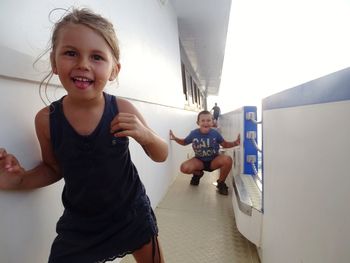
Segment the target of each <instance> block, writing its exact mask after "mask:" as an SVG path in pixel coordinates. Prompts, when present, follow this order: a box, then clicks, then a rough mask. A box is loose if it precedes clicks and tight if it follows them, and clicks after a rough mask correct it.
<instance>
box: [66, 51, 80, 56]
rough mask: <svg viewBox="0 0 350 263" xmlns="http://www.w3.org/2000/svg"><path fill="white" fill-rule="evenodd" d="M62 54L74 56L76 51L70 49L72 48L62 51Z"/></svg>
mask: <svg viewBox="0 0 350 263" xmlns="http://www.w3.org/2000/svg"><path fill="white" fill-rule="evenodd" d="M64 54H65V55H67V56H69V57H75V56H76V55H77V52H75V51H72V50H68V51H66V52H64Z"/></svg>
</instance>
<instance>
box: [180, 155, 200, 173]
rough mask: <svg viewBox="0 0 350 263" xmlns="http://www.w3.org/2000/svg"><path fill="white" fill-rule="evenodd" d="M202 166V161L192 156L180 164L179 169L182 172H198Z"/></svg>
mask: <svg viewBox="0 0 350 263" xmlns="http://www.w3.org/2000/svg"><path fill="white" fill-rule="evenodd" d="M203 168H204V167H203V162H202V161H201V160H199V159H197V158H195V157H193V158H191V159H189V160H187V161H185V162H183V163H182V164H181V166H180V171H181V172H182V173H184V174H200V172H201V171H202V170H203Z"/></svg>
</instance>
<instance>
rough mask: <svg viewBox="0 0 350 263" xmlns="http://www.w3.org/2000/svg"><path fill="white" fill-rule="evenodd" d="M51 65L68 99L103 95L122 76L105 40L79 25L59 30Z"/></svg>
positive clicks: (66, 26)
mask: <svg viewBox="0 0 350 263" xmlns="http://www.w3.org/2000/svg"><path fill="white" fill-rule="evenodd" d="M51 63H52V71H53V73H54V74H57V75H58V76H59V78H60V81H61V83H62V85H63V87H64V88H65V89H66V90H67V93H68V95H69V96H73V97H76V98H88V99H91V98H94V97H96V96H97V95H100V94H101V93H102V91H103V89H104V87H105V85H106V84H107V82H108V81H109V80H114V79H115V78H116V77H117V75H118V72H119V64H116V63H115V61H114V60H113V56H112V53H111V49H110V47H109V46H108V44H107V42H106V41H105V40H104V38H103V37H102V36H101V35H99V34H98V33H97V32H95V31H93V30H92V29H91V28H89V27H87V26H84V25H79V24H68V25H65V26H64V27H62V28H61V29H60V30H59V32H58V37H57V43H56V48H55V50H54V51H53V53H52V54H51Z"/></svg>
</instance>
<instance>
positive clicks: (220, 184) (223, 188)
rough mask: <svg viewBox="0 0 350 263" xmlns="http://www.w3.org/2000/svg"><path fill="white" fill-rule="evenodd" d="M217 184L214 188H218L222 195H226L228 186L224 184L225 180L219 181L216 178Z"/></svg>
mask: <svg viewBox="0 0 350 263" xmlns="http://www.w3.org/2000/svg"><path fill="white" fill-rule="evenodd" d="M217 183H218V184H217V186H216V188H217V189H218V190H219V194H222V195H228V187H227V185H226V184H225V182H220V181H219V180H217Z"/></svg>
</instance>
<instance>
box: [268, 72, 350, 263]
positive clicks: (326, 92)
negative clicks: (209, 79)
mask: <svg viewBox="0 0 350 263" xmlns="http://www.w3.org/2000/svg"><path fill="white" fill-rule="evenodd" d="M338 75H341V76H339V77H338ZM344 76H345V77H346V79H345V80H343V77H344ZM349 79H350V70H349V69H346V70H345V71H343V73H341V74H338V73H335V74H334V77H332V78H328V77H325V78H323V79H320V80H316V81H314V82H311V83H306V84H305V85H301V86H299V87H296V88H294V89H291V90H289V91H288V93H287V94H286V95H287V96H283V94H284V93H283V92H282V93H281V94H276V95H275V96H272V99H273V100H274V101H275V102H276V103H277V104H278V103H279V104H280V105H279V106H278V107H275V108H273V107H272V108H270V109H265V110H263V160H264V172H263V177H264V218H263V239H262V262H264V263H280V262H284V263H296V262H298V263H299V262H303V263H314V262H317V263H332V262H337V263H347V262H349V259H350V251H349V244H350V224H349V222H350V208H349V207H350V206H349V200H350V192H349V186H350V177H349V149H350V140H349V134H350V119H349V113H350V89H349V88H348V83H349ZM342 94H343V95H342ZM342 96H343V98H341V97H342ZM274 97H277V98H276V99H274ZM335 97H337V99H334V100H333V98H335ZM282 98H283V99H282ZM298 98H299V99H298ZM328 98H331V99H330V100H328ZM267 99H270V98H267ZM344 99H345V100H344ZM291 100H292V101H294V103H296V104H299V103H298V101H300V100H301V101H304V100H305V101H307V100H309V101H312V100H314V101H315V102H316V103H304V104H303V102H301V104H303V105H294V106H293V105H290V106H287V107H285V105H287V104H288V103H289V101H291ZM327 100H328V101H327ZM283 105H284V106H283Z"/></svg>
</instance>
